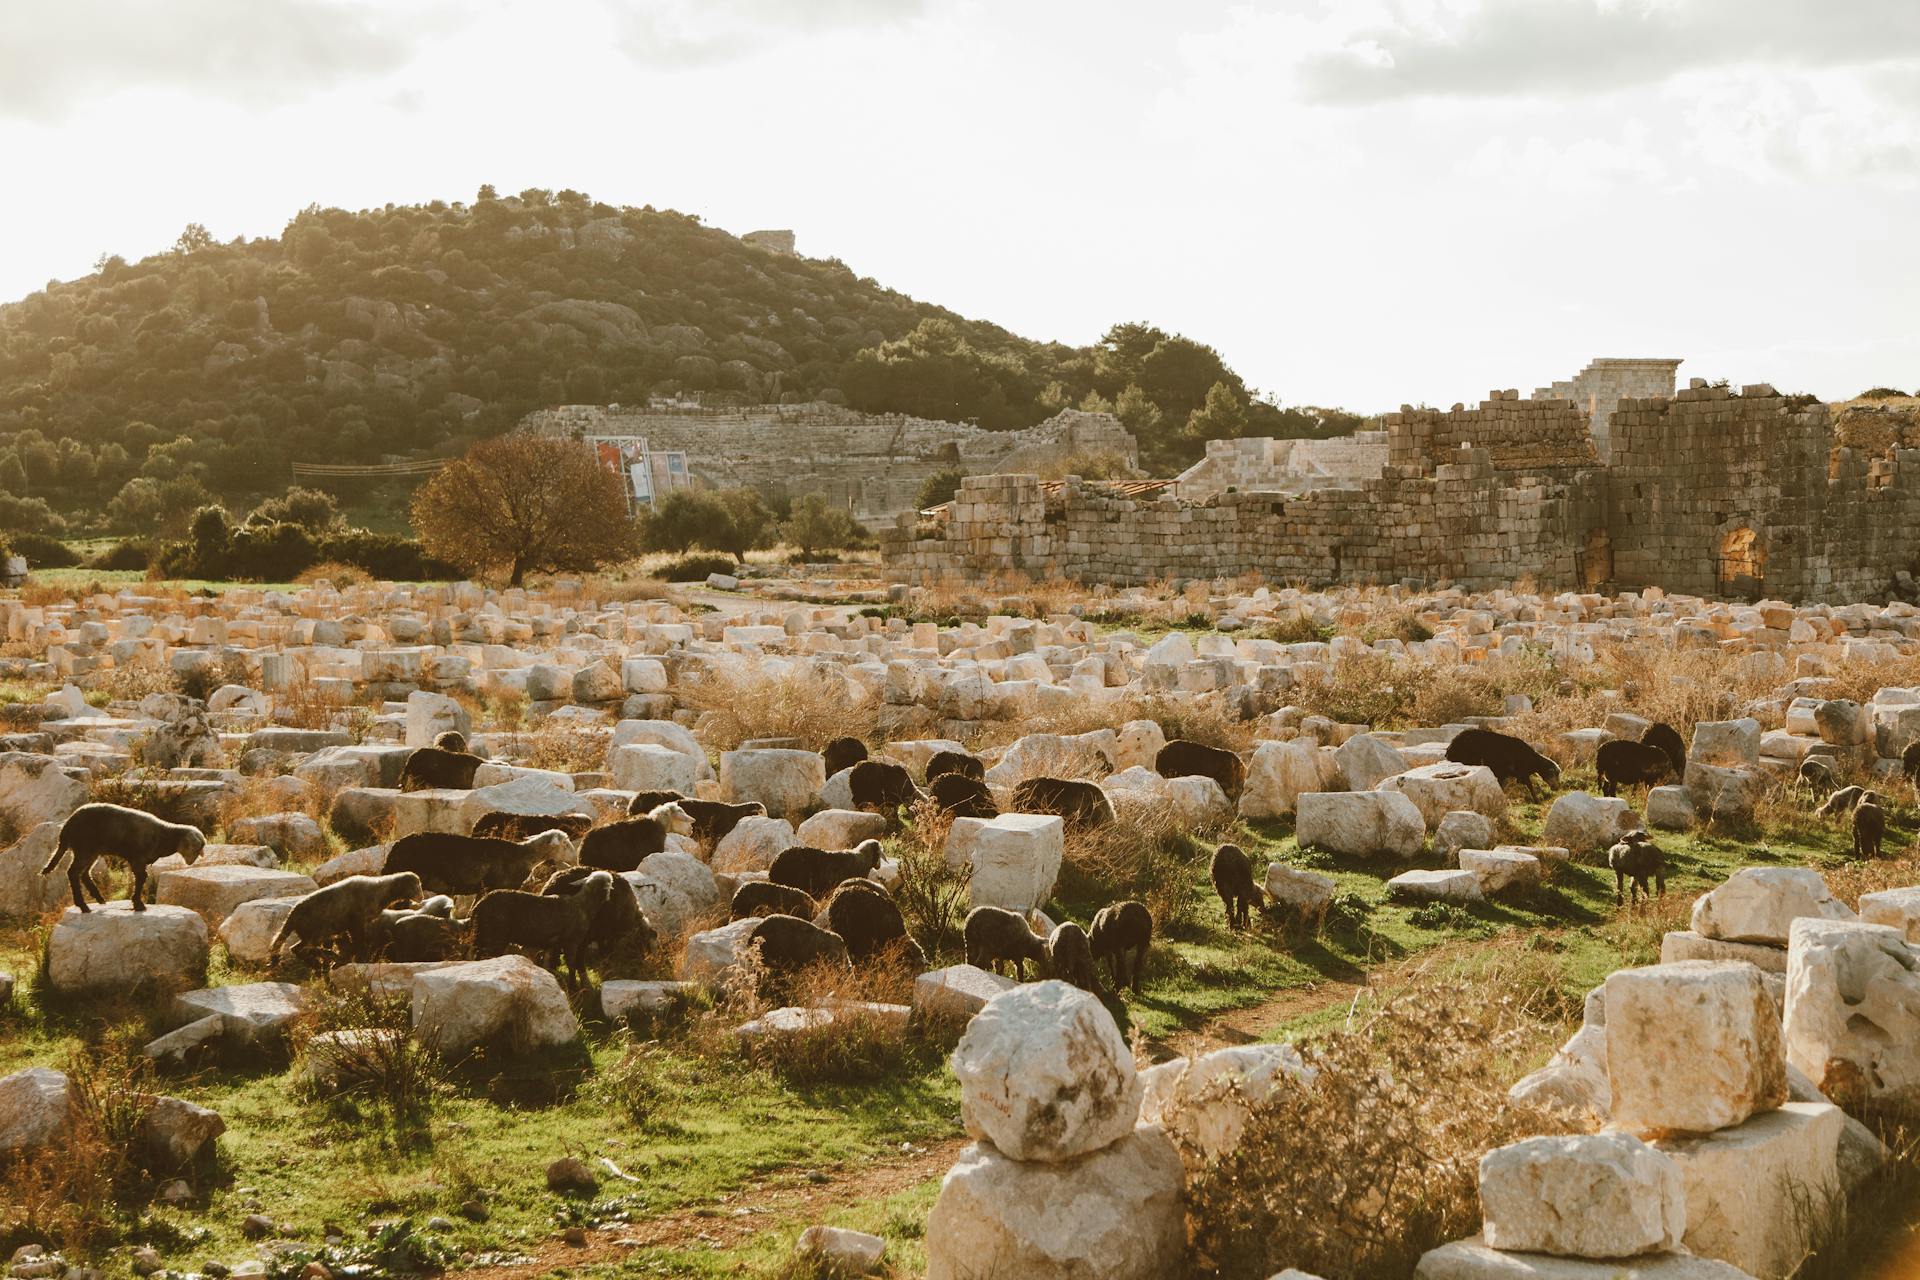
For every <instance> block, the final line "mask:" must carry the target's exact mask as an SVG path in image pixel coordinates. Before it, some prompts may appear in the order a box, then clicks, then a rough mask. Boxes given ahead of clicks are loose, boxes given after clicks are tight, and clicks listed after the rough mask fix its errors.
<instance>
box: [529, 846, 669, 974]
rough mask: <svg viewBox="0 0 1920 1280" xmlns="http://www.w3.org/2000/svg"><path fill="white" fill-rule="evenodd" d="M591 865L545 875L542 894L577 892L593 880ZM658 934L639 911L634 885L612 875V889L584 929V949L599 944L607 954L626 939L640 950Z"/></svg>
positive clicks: (562, 895)
mask: <svg viewBox="0 0 1920 1280" xmlns="http://www.w3.org/2000/svg"><path fill="white" fill-rule="evenodd" d="M593 874H594V869H593V868H592V867H568V868H567V869H566V870H564V871H557V872H555V873H554V874H553V875H552V876H550V877H548V879H547V882H546V883H545V884H543V885H541V886H540V893H541V895H542V896H544V897H548V898H556V897H564V896H566V895H567V894H571V893H578V892H580V887H581V886H582V885H584V884H586V883H587V882H588V881H589V880H590V879H592V877H593ZM657 936H658V935H657V934H656V933H655V932H654V928H653V923H652V922H651V921H649V920H648V919H647V917H646V913H644V912H643V911H641V910H640V899H639V897H638V896H637V895H636V894H635V893H634V892H633V886H632V885H631V884H629V883H628V882H627V881H625V880H623V879H621V878H619V877H618V876H616V877H614V881H613V890H612V892H611V893H610V894H608V896H607V901H606V903H605V904H604V905H603V906H602V907H601V908H600V909H599V910H598V911H597V912H595V913H594V917H593V922H592V924H591V925H589V927H588V930H587V950H588V951H589V952H590V951H592V949H593V948H595V947H599V948H600V949H601V952H602V954H603V955H610V954H612V952H613V951H614V950H615V948H617V947H619V946H621V945H623V944H625V943H627V942H629V941H632V942H637V943H638V946H639V949H640V950H641V951H647V950H650V949H651V948H652V946H653V943H654V940H655V938H656V937H657Z"/></svg>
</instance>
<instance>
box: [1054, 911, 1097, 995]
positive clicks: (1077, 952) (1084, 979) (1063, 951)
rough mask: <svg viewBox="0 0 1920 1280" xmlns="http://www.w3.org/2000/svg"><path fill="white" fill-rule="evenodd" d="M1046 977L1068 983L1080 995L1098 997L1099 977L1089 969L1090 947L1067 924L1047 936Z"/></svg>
mask: <svg viewBox="0 0 1920 1280" xmlns="http://www.w3.org/2000/svg"><path fill="white" fill-rule="evenodd" d="M1046 971H1047V976H1048V977H1051V978H1058V979H1060V980H1061V981H1062V982H1071V983H1072V984H1073V985H1074V986H1076V987H1078V988H1080V989H1081V990H1082V991H1091V992H1092V993H1093V994H1094V995H1099V994H1100V974H1099V971H1098V970H1096V969H1095V968H1094V967H1093V946H1092V944H1091V943H1089V942H1088V941H1087V931H1086V930H1085V929H1082V928H1081V927H1080V926H1079V925H1077V924H1075V923H1074V922H1073V921H1071V920H1068V921H1066V922H1064V923H1062V924H1057V925H1055V926H1054V927H1053V932H1052V933H1051V934H1049V935H1047V964H1046Z"/></svg>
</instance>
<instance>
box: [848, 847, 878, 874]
mask: <svg viewBox="0 0 1920 1280" xmlns="http://www.w3.org/2000/svg"><path fill="white" fill-rule="evenodd" d="M853 853H854V856H855V857H857V858H859V859H860V862H861V865H863V866H865V867H866V869H867V870H868V871H874V870H876V869H877V868H878V867H879V866H880V856H881V850H880V842H879V841H878V840H862V841H861V842H860V843H859V844H858V845H856V846H855V847H854V850H853Z"/></svg>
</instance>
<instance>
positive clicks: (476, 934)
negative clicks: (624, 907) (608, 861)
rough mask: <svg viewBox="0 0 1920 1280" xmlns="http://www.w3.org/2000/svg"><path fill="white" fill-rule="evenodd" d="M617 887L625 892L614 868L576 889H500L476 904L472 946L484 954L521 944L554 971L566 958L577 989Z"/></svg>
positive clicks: (503, 951)
mask: <svg viewBox="0 0 1920 1280" xmlns="http://www.w3.org/2000/svg"><path fill="white" fill-rule="evenodd" d="M616 887H618V888H619V889H620V890H621V891H622V892H626V886H624V885H619V886H616V884H615V881H614V878H613V875H612V873H611V872H607V871H594V872H590V873H589V874H588V875H587V877H586V879H585V880H583V881H581V882H580V885H579V888H578V890H577V891H576V892H573V893H564V894H552V895H549V894H543V893H527V892H524V891H523V890H519V889H496V890H494V891H493V892H492V893H489V894H487V895H486V896H485V897H483V898H481V899H480V901H478V902H476V903H475V904H474V906H473V946H474V950H475V951H477V952H478V953H479V954H480V955H482V956H498V955H504V954H506V952H507V951H508V950H509V949H510V948H513V947H519V948H520V949H522V950H523V951H530V952H534V953H537V954H538V955H540V956H541V957H542V960H541V963H542V964H544V965H546V967H548V968H549V969H552V970H553V971H554V972H555V973H558V972H559V971H560V963H561V962H564V963H565V965H566V968H567V973H568V975H569V985H571V986H576V987H577V986H579V985H580V982H581V981H582V980H583V979H584V978H585V977H586V972H587V969H586V954H587V948H588V947H589V946H590V945H591V944H592V941H593V934H594V925H595V924H596V923H597V921H598V919H599V916H600V913H601V912H602V911H604V910H605V909H606V907H607V904H608V903H609V902H611V901H612V899H613V894H614V890H615V888H616ZM627 896H629V897H631V896H632V894H631V893H628V895H627Z"/></svg>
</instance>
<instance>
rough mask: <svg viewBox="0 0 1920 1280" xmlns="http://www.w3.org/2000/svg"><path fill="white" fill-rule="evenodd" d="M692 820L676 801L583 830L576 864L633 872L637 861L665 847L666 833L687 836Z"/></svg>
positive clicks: (691, 829)
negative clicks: (651, 810)
mask: <svg viewBox="0 0 1920 1280" xmlns="http://www.w3.org/2000/svg"><path fill="white" fill-rule="evenodd" d="M692 834H693V819H692V818H691V817H689V816H688V815H687V811H686V808H685V806H684V805H683V804H682V803H681V802H680V801H678V800H674V801H669V802H668V803H666V804H663V805H661V806H660V807H659V808H658V809H655V810H654V811H653V812H652V813H648V814H643V815H642V816H640V817H638V818H622V819H620V820H619V821H618V822H609V823H607V824H606V825H605V826H600V827H595V828H593V829H592V830H591V831H589V832H587V836H586V839H584V840H582V841H581V842H580V865H581V866H583V867H593V868H595V869H597V870H600V871H637V870H639V868H640V863H641V862H642V861H643V860H645V859H646V858H648V857H650V856H652V855H653V854H656V853H660V852H662V851H663V850H665V849H666V847H667V836H668V835H680V836H690V835H692Z"/></svg>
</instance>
